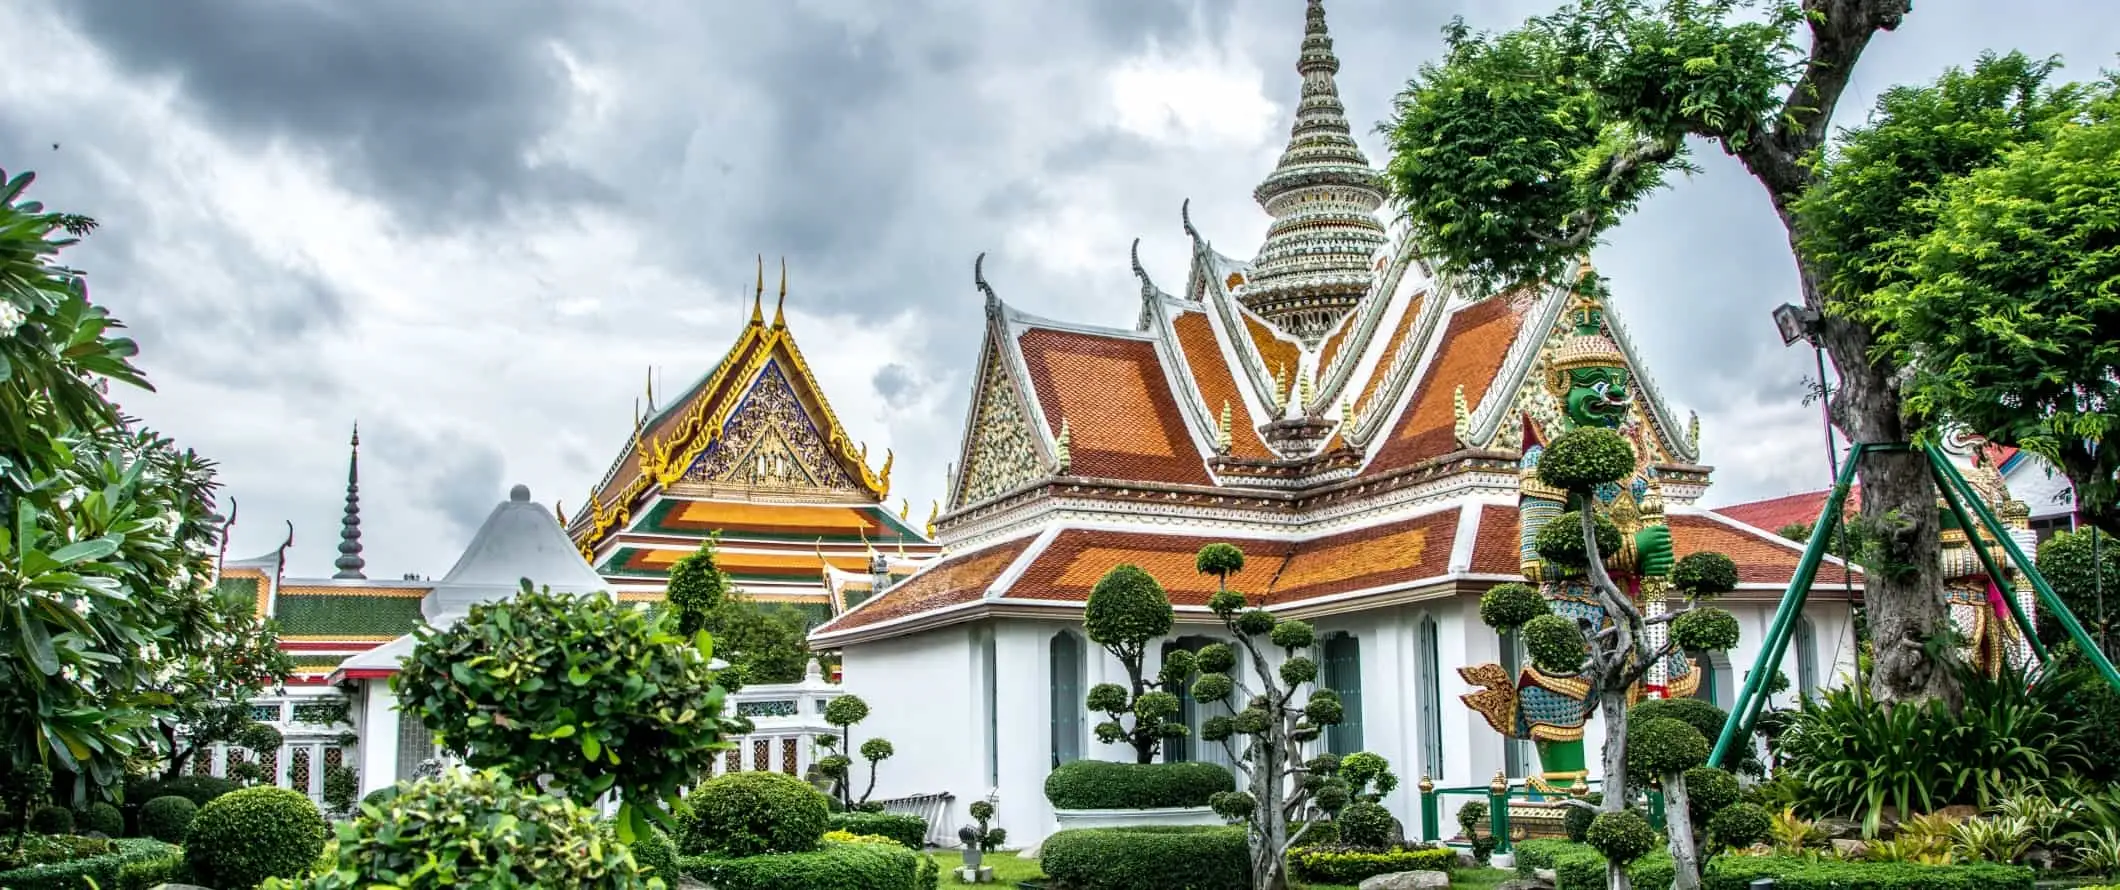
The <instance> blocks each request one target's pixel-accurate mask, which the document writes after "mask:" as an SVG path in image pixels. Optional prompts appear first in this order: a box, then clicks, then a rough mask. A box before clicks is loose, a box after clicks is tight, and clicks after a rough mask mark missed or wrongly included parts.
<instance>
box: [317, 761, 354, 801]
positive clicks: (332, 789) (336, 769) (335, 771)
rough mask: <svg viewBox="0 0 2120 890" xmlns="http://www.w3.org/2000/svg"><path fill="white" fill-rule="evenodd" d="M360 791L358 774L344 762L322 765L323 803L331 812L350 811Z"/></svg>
mask: <svg viewBox="0 0 2120 890" xmlns="http://www.w3.org/2000/svg"><path fill="white" fill-rule="evenodd" d="M360 793H361V777H360V774H358V773H355V772H354V771H353V767H350V766H346V765H345V764H331V765H329V766H326V767H324V805H325V806H327V807H330V808H331V811H332V812H333V813H351V812H353V805H354V802H355V799H356V798H357V797H359V795H360Z"/></svg>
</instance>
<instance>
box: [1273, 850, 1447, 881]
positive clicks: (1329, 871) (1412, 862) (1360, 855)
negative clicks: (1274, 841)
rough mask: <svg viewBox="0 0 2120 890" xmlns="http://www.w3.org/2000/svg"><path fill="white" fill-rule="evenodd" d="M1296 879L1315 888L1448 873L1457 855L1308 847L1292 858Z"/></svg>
mask: <svg viewBox="0 0 2120 890" xmlns="http://www.w3.org/2000/svg"><path fill="white" fill-rule="evenodd" d="M1288 865H1289V867H1290V868H1291V869H1294V871H1295V876H1296V877H1297V878H1300V879H1302V880H1304V881H1307V882H1309V883H1313V884H1359V883H1361V882H1362V881H1363V880H1364V879H1367V878H1372V877H1375V876H1377V875H1388V874H1391V873H1393V872H1401V871H1440V872H1448V871H1450V870H1451V869H1453V868H1455V867H1457V851H1456V850H1451V849H1447V848H1441V847H1431V848H1423V849H1414V850H1354V849H1348V848H1345V847H1304V848H1302V849H1300V850H1295V851H1291V852H1290V853H1289V854H1288Z"/></svg>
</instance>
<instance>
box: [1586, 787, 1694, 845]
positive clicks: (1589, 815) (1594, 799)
mask: <svg viewBox="0 0 2120 890" xmlns="http://www.w3.org/2000/svg"><path fill="white" fill-rule="evenodd" d="M1686 787H1687V790H1691V789H1692V786H1691V785H1688V786H1686ZM1583 800H1585V801H1587V802H1589V803H1593V804H1599V803H1604V802H1605V796H1604V795H1603V794H1600V793H1598V792H1595V791H1592V792H1590V794H1589V795H1588V796H1586V797H1584V798H1583ZM1595 818H1597V811H1596V810H1586V809H1583V808H1582V807H1569V808H1568V814H1567V815H1566V816H1563V817H1561V830H1562V831H1565V832H1567V833H1568V840H1571V841H1574V842H1575V843H1578V844H1580V843H1583V842H1584V841H1585V840H1586V839H1588V838H1589V836H1590V820H1592V819H1595Z"/></svg>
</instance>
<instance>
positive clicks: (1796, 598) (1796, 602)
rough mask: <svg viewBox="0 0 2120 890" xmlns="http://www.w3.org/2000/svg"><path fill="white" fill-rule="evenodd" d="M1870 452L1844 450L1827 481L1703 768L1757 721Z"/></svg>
mask: <svg viewBox="0 0 2120 890" xmlns="http://www.w3.org/2000/svg"><path fill="white" fill-rule="evenodd" d="M1875 447H1876V446H1873V445H1869V444H1867V443H1863V442H1857V443H1855V444H1854V446H1853V447H1851V448H1849V449H1848V459H1847V462H1846V463H1843V464H1841V465H1840V477H1839V478H1838V479H1835V480H1833V493H1832V494H1831V495H1829V496H1827V497H1826V506H1825V510H1824V511H1823V512H1821V513H1820V514H1819V517H1818V521H1817V522H1816V523H1814V524H1812V526H1811V540H1810V541H1809V542H1808V543H1806V544H1804V548H1803V559H1802V560H1800V561H1799V562H1797V564H1796V576H1795V577H1793V578H1790V579H1789V589H1788V590H1785V591H1783V592H1782V595H1781V607H1780V608H1778V609H1776V610H1775V612H1774V624H1773V626H1772V627H1771V628H1769V629H1768V630H1767V640H1766V647H1765V648H1763V649H1761V650H1760V652H1759V658H1758V659H1757V660H1756V661H1754V662H1753V665H1752V672H1751V673H1749V674H1747V675H1745V685H1744V688H1743V689H1742V690H1740V691H1739V692H1738V693H1737V701H1736V702H1734V703H1733V706H1732V707H1731V708H1730V717H1729V719H1728V720H1727V721H1725V722H1724V723H1723V730H1722V735H1721V736H1719V737H1717V738H1716V740H1715V751H1714V752H1713V753H1711V754H1709V755H1708V765H1709V766H1714V767H1720V766H1722V764H1723V759H1724V758H1725V757H1727V756H1728V755H1729V753H1730V749H1731V747H1733V746H1734V745H1735V744H1736V742H1737V740H1738V739H1739V738H1742V737H1744V736H1745V735H1748V734H1749V733H1751V731H1752V723H1753V721H1754V720H1755V719H1757V718H1758V716H1759V706H1760V704H1761V703H1762V702H1764V700H1765V694H1764V693H1765V691H1766V688H1767V677H1768V676H1769V675H1770V674H1772V673H1773V672H1774V671H1778V670H1780V669H1781V650H1782V649H1784V648H1787V646H1788V638H1789V635H1790V634H1791V633H1793V632H1794V628H1795V625H1796V616H1797V615H1799V614H1801V613H1802V612H1803V606H1804V602H1805V601H1806V600H1808V599H1809V598H1810V595H1811V579H1813V578H1815V577H1817V576H1818V564H1819V563H1820V562H1822V561H1824V559H1825V555H1826V541H1828V540H1830V539H1831V538H1832V536H1833V528H1834V526H1836V525H1839V524H1840V511H1841V505H1843V504H1845V503H1847V500H1848V489H1849V488H1850V487H1851V486H1853V485H1854V483H1855V468H1856V467H1857V466H1858V465H1860V464H1861V463H1862V456H1863V453H1864V452H1866V451H1870V450H1872V449H1874V448H1875Z"/></svg>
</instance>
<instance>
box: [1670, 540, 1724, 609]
mask: <svg viewBox="0 0 2120 890" xmlns="http://www.w3.org/2000/svg"><path fill="white" fill-rule="evenodd" d="M1671 586H1673V587H1676V588H1678V589H1679V590H1680V591H1681V592H1683V593H1685V594H1686V595H1687V596H1689V597H1693V598H1695V599H1707V598H1710V597H1714V596H1719V595H1722V594H1725V593H1729V592H1730V591H1732V590H1736V589H1737V563H1736V562H1734V561H1732V560H1731V559H1730V557H1728V556H1726V555H1724V554H1721V553H1717V552H1715V551H1713V550H1701V551H1697V552H1694V553H1688V554H1686V555H1685V556H1684V557H1681V558H1680V559H1679V561H1678V564H1676V565H1674V566H1672V567H1671Z"/></svg>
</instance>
